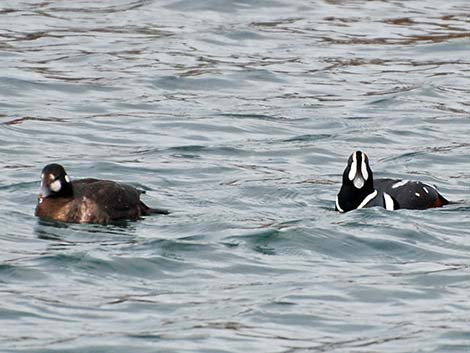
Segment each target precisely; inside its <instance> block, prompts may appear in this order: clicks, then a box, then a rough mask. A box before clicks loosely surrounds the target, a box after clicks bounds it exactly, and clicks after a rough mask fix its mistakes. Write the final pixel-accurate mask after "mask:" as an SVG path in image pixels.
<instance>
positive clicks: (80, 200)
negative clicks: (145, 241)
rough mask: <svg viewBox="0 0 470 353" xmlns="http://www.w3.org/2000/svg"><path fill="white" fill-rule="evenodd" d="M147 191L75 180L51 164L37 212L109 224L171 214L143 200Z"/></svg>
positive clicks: (59, 218) (51, 217)
mask: <svg viewBox="0 0 470 353" xmlns="http://www.w3.org/2000/svg"><path fill="white" fill-rule="evenodd" d="M142 193H143V191H141V190H138V189H136V188H135V187H133V186H131V185H127V184H121V183H116V182H114V181H110V180H99V179H90V178H89V179H80V180H75V181H71V180H70V178H69V176H68V175H67V173H66V172H65V169H64V168H63V167H62V166H61V165H59V164H49V165H46V166H45V167H44V169H43V170H42V174H41V194H39V198H38V204H37V206H36V212H35V215H36V216H38V217H39V218H41V219H46V220H52V221H59V222H67V223H100V224H107V223H113V222H116V221H122V220H137V219H139V218H140V217H141V216H146V215H150V214H156V213H158V214H168V211H167V210H161V209H153V208H150V207H148V206H147V205H145V204H144V203H143V202H142V201H141V200H140V194H142Z"/></svg>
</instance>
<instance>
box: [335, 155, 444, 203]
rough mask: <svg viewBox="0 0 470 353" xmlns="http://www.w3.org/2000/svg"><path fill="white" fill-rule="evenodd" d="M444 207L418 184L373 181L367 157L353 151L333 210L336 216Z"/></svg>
mask: <svg viewBox="0 0 470 353" xmlns="http://www.w3.org/2000/svg"><path fill="white" fill-rule="evenodd" d="M448 203H449V201H447V200H446V199H445V198H444V196H442V195H441V194H440V193H439V192H438V191H437V189H436V187H435V186H432V185H429V184H425V183H422V182H420V181H408V180H396V179H374V177H373V173H372V170H371V169H370V166H369V159H368V157H367V155H366V154H365V153H363V152H361V151H356V152H354V153H353V154H351V156H350V157H349V159H348V165H347V166H346V169H345V170H344V173H343V184H342V185H341V189H340V191H339V193H338V195H337V196H336V207H335V208H336V210H337V211H339V212H348V211H351V210H354V209H360V208H364V207H373V206H379V207H383V208H385V209H387V210H397V209H400V208H407V209H418V210H422V209H426V208H432V207H442V206H444V205H447V204H448Z"/></svg>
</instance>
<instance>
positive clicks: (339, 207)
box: [336, 195, 344, 213]
mask: <svg viewBox="0 0 470 353" xmlns="http://www.w3.org/2000/svg"><path fill="white" fill-rule="evenodd" d="M336 209H337V210H338V211H339V212H341V213H344V210H343V209H342V208H341V206H340V205H339V200H338V195H336Z"/></svg>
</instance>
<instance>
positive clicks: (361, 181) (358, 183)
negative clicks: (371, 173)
mask: <svg viewBox="0 0 470 353" xmlns="http://www.w3.org/2000/svg"><path fill="white" fill-rule="evenodd" d="M364 183H365V182H364V178H363V177H362V175H361V174H357V175H356V177H355V178H354V180H353V184H354V187H355V188H356V189H362V187H363V186H364Z"/></svg>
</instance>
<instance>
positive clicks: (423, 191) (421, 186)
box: [374, 179, 449, 209]
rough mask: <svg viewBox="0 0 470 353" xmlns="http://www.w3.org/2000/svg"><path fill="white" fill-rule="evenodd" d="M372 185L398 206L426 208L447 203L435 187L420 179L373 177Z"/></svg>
mask: <svg viewBox="0 0 470 353" xmlns="http://www.w3.org/2000/svg"><path fill="white" fill-rule="evenodd" d="M374 187H375V188H376V189H377V190H378V191H379V192H382V193H383V192H386V193H387V194H389V195H390V196H392V197H393V198H394V199H395V200H396V201H397V202H398V205H399V207H400V208H408V209H426V208H432V207H441V206H443V205H447V204H448V203H449V201H447V200H446V199H445V198H444V196H442V195H441V194H440V193H439V191H437V189H436V187H434V186H432V185H429V184H425V183H422V182H420V181H410V180H395V179H374Z"/></svg>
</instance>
